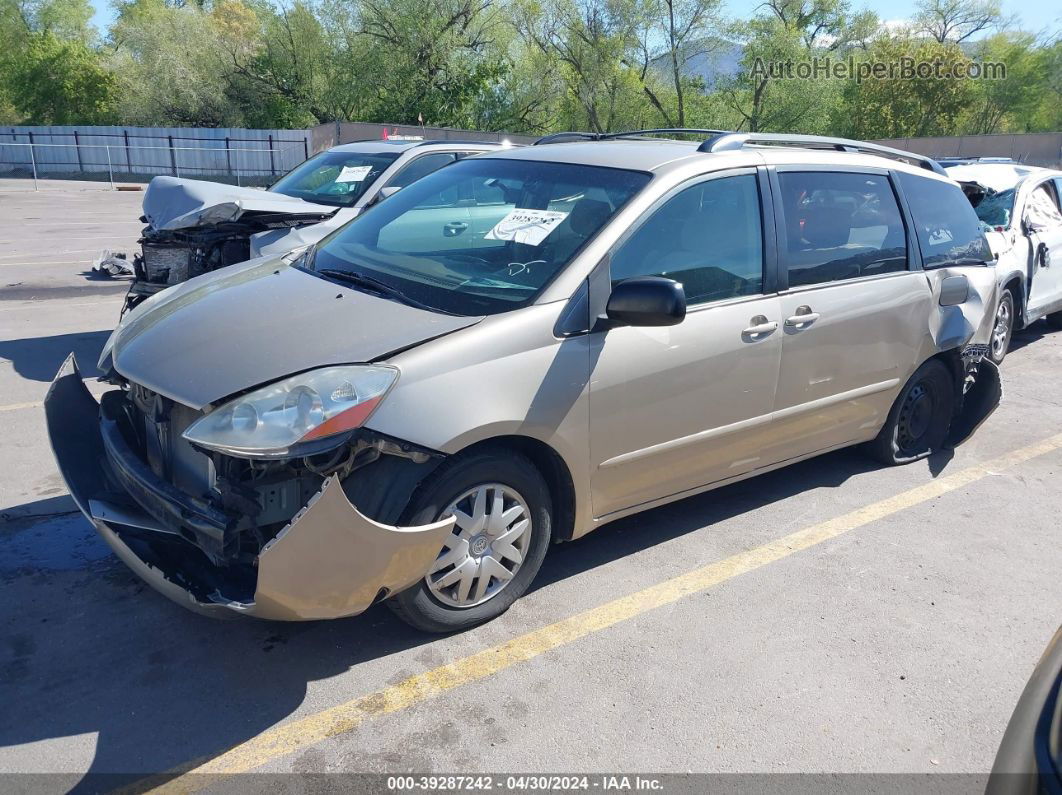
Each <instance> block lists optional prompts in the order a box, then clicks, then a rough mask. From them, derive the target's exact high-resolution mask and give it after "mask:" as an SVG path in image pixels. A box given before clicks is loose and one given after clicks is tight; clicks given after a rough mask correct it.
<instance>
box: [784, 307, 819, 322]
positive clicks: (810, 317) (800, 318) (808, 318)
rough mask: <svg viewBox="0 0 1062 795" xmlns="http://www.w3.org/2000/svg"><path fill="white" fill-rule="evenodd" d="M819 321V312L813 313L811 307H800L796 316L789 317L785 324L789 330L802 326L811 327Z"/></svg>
mask: <svg viewBox="0 0 1062 795" xmlns="http://www.w3.org/2000/svg"><path fill="white" fill-rule="evenodd" d="M818 319H819V313H818V312H812V311H811V307H810V306H807V305H805V306H798V307H797V311H796V314H795V315H792V316H790V317H787V318H786V319H785V324H786V325H787V326H788V327H789V328H800V327H801V326H809V325H811V324H812V323H814V322H815V321H816V320H818Z"/></svg>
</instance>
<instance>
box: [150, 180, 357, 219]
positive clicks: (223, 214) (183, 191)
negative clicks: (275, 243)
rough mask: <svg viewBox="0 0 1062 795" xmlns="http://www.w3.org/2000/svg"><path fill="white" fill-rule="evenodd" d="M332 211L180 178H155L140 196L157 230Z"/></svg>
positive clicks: (260, 192)
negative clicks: (256, 214)
mask: <svg viewBox="0 0 1062 795" xmlns="http://www.w3.org/2000/svg"><path fill="white" fill-rule="evenodd" d="M336 209H337V208H336V207H333V206H331V205H327V204H314V203H313V202H308V201H303V200H302V199H296V198H295V197H293V196H285V195H284V194H283V193H271V192H269V191H264V190H257V189H255V188H241V187H239V186H236V185H222V184H220V183H217V182H205V181H203V180H199V179H181V178H180V177H155V178H154V179H152V180H151V182H150V183H149V184H148V187H147V192H146V193H145V194H144V217H145V218H147V219H148V223H150V224H151V226H153V227H154V228H155V229H159V230H173V229H189V228H191V227H194V226H205V225H209V224H218V223H227V222H230V221H236V220H239V218H240V216H242V215H243V214H244V213H247V212H263V213H277V214H281V215H285V214H290V215H331V214H332V213H334V212H335V211H336Z"/></svg>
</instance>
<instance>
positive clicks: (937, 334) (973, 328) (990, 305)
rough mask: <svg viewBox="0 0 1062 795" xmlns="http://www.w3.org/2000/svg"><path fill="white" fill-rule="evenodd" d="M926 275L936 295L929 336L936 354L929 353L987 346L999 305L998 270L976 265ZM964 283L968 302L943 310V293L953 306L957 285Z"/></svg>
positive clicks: (930, 272) (936, 271)
mask: <svg viewBox="0 0 1062 795" xmlns="http://www.w3.org/2000/svg"><path fill="white" fill-rule="evenodd" d="M925 274H926V279H928V280H929V286H930V289H931V290H932V293H933V308H934V311H933V312H930V315H929V332H930V335H931V337H932V340H933V343H934V346H935V349H936V350H935V351H930V352H929V353H930V354H932V353H934V352H942V351H949V350H952V349H955V348H963V347H965V346H967V345H987V344H988V343H989V340H990V339H991V336H992V324H993V322H994V321H995V312H996V304H997V303H998V302H999V283H998V281H997V279H996V271H995V268H993V267H991V266H988V267H985V266H976V265H970V266H960V267H946V268H934V269H931V270H927V271H926V272H925ZM961 279H965V280H966V282H967V284H968V290H967V293H966V298H965V300H963V301H960V302H958V303H954V304H951V305H949V306H942V305H941V297H942V293H943V296H944V298H945V303H950V301H949V298H950V300H951V301H954V300H955V299H956V296H955V295H954V291H955V287H956V283H957V281H958V280H961ZM949 293H950V294H951V295H950V296H949Z"/></svg>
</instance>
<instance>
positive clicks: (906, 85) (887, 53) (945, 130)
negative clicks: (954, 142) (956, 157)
mask: <svg viewBox="0 0 1062 795" xmlns="http://www.w3.org/2000/svg"><path fill="white" fill-rule="evenodd" d="M904 59H909V62H910V63H912V64H929V67H928V68H929V70H930V72H931V73H932V74H930V75H929V76H923V77H919V76H917V74H916V75H914V76H905V75H903V74H900V73H899V72H898V71H897V73H895V74H893V75H891V76H888V75H886V76H884V77H881V78H869V79H865V80H862V81H855V80H852V81H849V82H848V84H847V85H846V86H845V92H844V111H843V114H841V115H842V118H841V119H840V120H839V122H838V124H839V126H841V128H842V129H843V130H844V132H846V133H847V134H848V135H850V136H852V137H854V138H904V137H921V136H926V135H955V134H956V133H957V132H959V121H960V118H961V117H962V115H963V114H964V112H966V110H967V108H968V107H969V105H970V102H971V99H972V95H973V94H972V92H973V88H972V81H971V80H964V79H946V78H940V77H936V76H935V73H936V72H938V71H939V72H940V74H942V75H945V74H955V73H956V71H957V67H958V68H959V69H965V70H968V69H969V66H970V63H971V61H970V59H969V58H968V57H967V56H966V55H965V53H963V51H962V49H961V48H960V47H959V46H958V45H957V44H955V43H953V42H945V43H941V42H938V41H936V40H935V39H932V38H926V37H922V36H917V35H910V34H907V35H903V34H902V33H901V34H896V35H888V34H883V35H881V36H879V37H878V38H877V39H875V41H874V42H873V43H872V44H871V47H870V50H869V52H868V54H867V60H869V61H872V62H883V63H886V64H901V63H902V62H903V60H904Z"/></svg>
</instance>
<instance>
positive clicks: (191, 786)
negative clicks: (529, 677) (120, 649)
mask: <svg viewBox="0 0 1062 795" xmlns="http://www.w3.org/2000/svg"><path fill="white" fill-rule="evenodd" d="M1060 448H1062V434H1058V435H1057V436H1052V437H1051V438H1049V439H1045V440H1044V441H1042V442H1038V443H1036V444H1032V445H1029V446H1028V447H1023V448H1020V449H1018V450H1014V451H1012V452H1010V453H1007V454H1006V455H1003V456H1000V457H999V458H995V459H992V460H990V461H986V462H985V463H983V464H977V465H975V466H972V467H969V468H968V469H963V470H960V471H959V472H955V473H954V474H951V475H946V476H944V477H940V478H937V479H935V480H933V481H930V482H929V483H926V484H924V485H921V486H917V487H915V488H913V489H910V490H909V491H905V492H903V493H901V494H897V495H896V496H894V497H889V498H887V499H884V500H880V501H879V502H875V503H873V504H871V505H868V506H866V507H864V508H858V509H856V510H854V511H851V512H850V513H846V514H844V515H843V516H838V517H837V518H835V519H828V520H827V521H825V522H821V523H819V524H815V525H812V526H811V527H806V528H804V529H803V530H798V531H796V532H795V533H790V534H789V535H787V536H784V537H782V538H779V539H776V540H774V541H770V542H768V543H766V544H764V545H763V546H759V547H756V548H755V549H750V550H747V551H745V552H739V553H738V554H736V555H732V556H731V557H729V558H725V559H724V560H721V561H718V562H716V563H710V564H708V565H707V566H703V567H701V568H699V569H695V570H693V571H691V572H688V573H686V574H682V575H679V576H677V577H673V578H671V579H669V580H665V581H664V582H661V583H658V584H657V585H653V586H650V587H648V588H645V589H643V590H641V591H637V592H635V593H632V594H629V595H628V596H623V597H620V598H619V599H615V600H613V601H611V602H606V603H605V604H603V605H600V606H598V607H594V608H591V609H589V610H586V611H585V612H582V613H579V614H577V615H574V616H572V617H571V618H566V619H564V620H562V621H558V622H557V623H555V624H550V625H549V626H546V627H542V628H541V629H536V630H534V631H532V632H528V633H526V634H524V635H520V636H519V637H516V638H513V639H512V640H510V641H508V642H506V643H503V644H501V645H499V646H494V647H493V648H489V649H486V650H484V651H481V652H478V653H476V654H473V655H471V656H468V657H464V658H461V659H459V660H455V661H454V662H452V663H448V664H447V665H443V666H441V667H439V668H435V669H433V670H430V671H426V672H424V673H421V674H416V675H414V676H411V677H409V678H408V679H405V680H403V681H401V682H399V683H398V684H396V685H392V686H391V687H386V688H384V689H383V690H378V691H376V692H375V693H370V694H369V695H367V696H361V697H359V698H356V699H353V700H351V701H347V702H346V703H344V704H339V705H338V706H335V707H330V708H329V709H326V710H323V711H321V712H317V713H315V714H312V715H307V716H306V717H303V718H298V719H297V720H293V721H291V722H290V723H286V724H284V725H282V726H277V727H276V728H273V729H269V730H267V731H264V732H262V733H261V734H259V735H258V736H256V737H253V738H251V739H250V740H247V741H246V742H243V743H241V744H239V745H237V746H235V747H233V748H230V749H229V750H227V751H225V752H224V753H221V754H219V755H218V756H216V757H213V758H211V759H208V760H206V761H200V760H197V761H196V762H192V763H190V764H189V765H186V766H184V767H183V768H180V769H177V770H173V771H171V772H170V773H169V774H162V775H161V776H159V777H158V779H156V781H157V780H162V779H164V778H166V777H169V776H173V777H172V778H169V780H168V781H164V783H161V784H160V785H159V786H157V787H156V788H154V789H153V790H151V791H152V792H155V793H169V792H180V793H183V792H194V791H196V790H199V789H202V788H205V787H209V786H210V783H211V782H212V781H213V780H214V779H215V777H218V776H223V775H227V774H232V773H243V772H246V771H249V770H253V769H254V768H257V767H260V766H262V765H264V764H266V763H267V762H270V761H272V760H275V759H278V758H280V757H283V756H288V755H289V754H293V753H295V752H297V751H300V750H302V749H305V748H307V747H309V746H312V745H315V744H317V743H319V742H321V741H322V740H326V739H328V738H330V737H335V736H337V735H340V734H344V733H346V732H349V731H351V730H353V729H355V728H357V726H359V725H360V724H362V723H364V722H365V721H367V720H371V719H373V718H377V717H380V716H382V715H388V714H390V713H393V712H398V711H400V710H403V709H406V708H407V707H412V706H414V705H416V704H418V703H420V702H422V701H426V700H428V699H431V698H434V697H435V696H438V695H441V694H443V693H446V692H447V691H450V690H453V689H454V688H457V687H461V686H462V685H467V684H470V683H472V682H476V681H479V680H481V679H485V678H487V677H489V676H491V675H492V674H496V673H498V672H499V671H503V670H505V669H506V668H510V667H511V666H513V665H516V664H517V663H521V662H525V661H527V660H530V659H532V658H534V657H538V656H539V655H541V654H544V653H546V652H548V651H551V650H552V649H556V648H558V647H560V646H564V645H566V644H568V643H571V642H572V641H575V640H578V639H580V638H583V637H586V636H587V635H590V634H593V633H594V632H598V631H600V630H602V629H606V628H608V627H611V626H613V625H615V624H618V623H620V622H622V621H626V620H628V619H631V618H634V617H636V616H639V615H641V614H643V613H646V612H648V611H650V610H654V609H656V608H658V607H663V606H664V605H669V604H671V603H673V602H676V601H678V600H680V599H682V598H683V597H685V596H690V595H693V594H698V593H701V592H703V591H705V590H707V589H709V588H712V587H714V586H716V585H719V584H720V583H724V582H726V581H727V580H730V579H733V578H734V577H737V576H739V575H741V574H746V573H748V572H750V571H754V570H756V569H759V568H761V567H763V566H766V565H767V564H769V563H774V562H775V561H778V560H781V559H782V558H785V557H788V556H789V555H792V554H793V553H795V552H800V551H801V550H805V549H808V548H809V547H813V546H816V545H818V544H821V543H822V542H824V541H828V540H830V539H832V538H837V537H838V536H840V535H843V534H844V533H847V532H849V531H850V530H855V529H856V528H859V527H863V526H865V525H868V524H870V523H871V522H875V521H877V520H879V519H883V518H885V517H886V516H889V515H891V514H894V513H897V512H898V511H902V510H904V509H906V508H911V507H913V506H915V505H919V504H921V503H924V502H927V501H928V500H932V499H935V498H937V497H940V496H942V495H944V494H947V493H948V492H951V491H955V490H956V489H961V488H963V487H965V486H969V485H970V484H972V483H974V482H976V481H978V480H980V479H982V478H984V477H986V476H988V475H991V474H993V473H996V472H998V471H1000V470H1004V469H1009V468H1011V467H1014V466H1017V465H1018V464H1021V463H1022V462H1024V461H1028V460H1029V459H1031V458H1036V457H1037V456H1041V455H1044V454H1046V453H1050V452H1053V451H1055V450H1058V449H1060ZM606 532H607V531H606ZM144 783H145V782H141V784H140V786H138V787H136V789H137V790H138V791H143V786H144Z"/></svg>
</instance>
